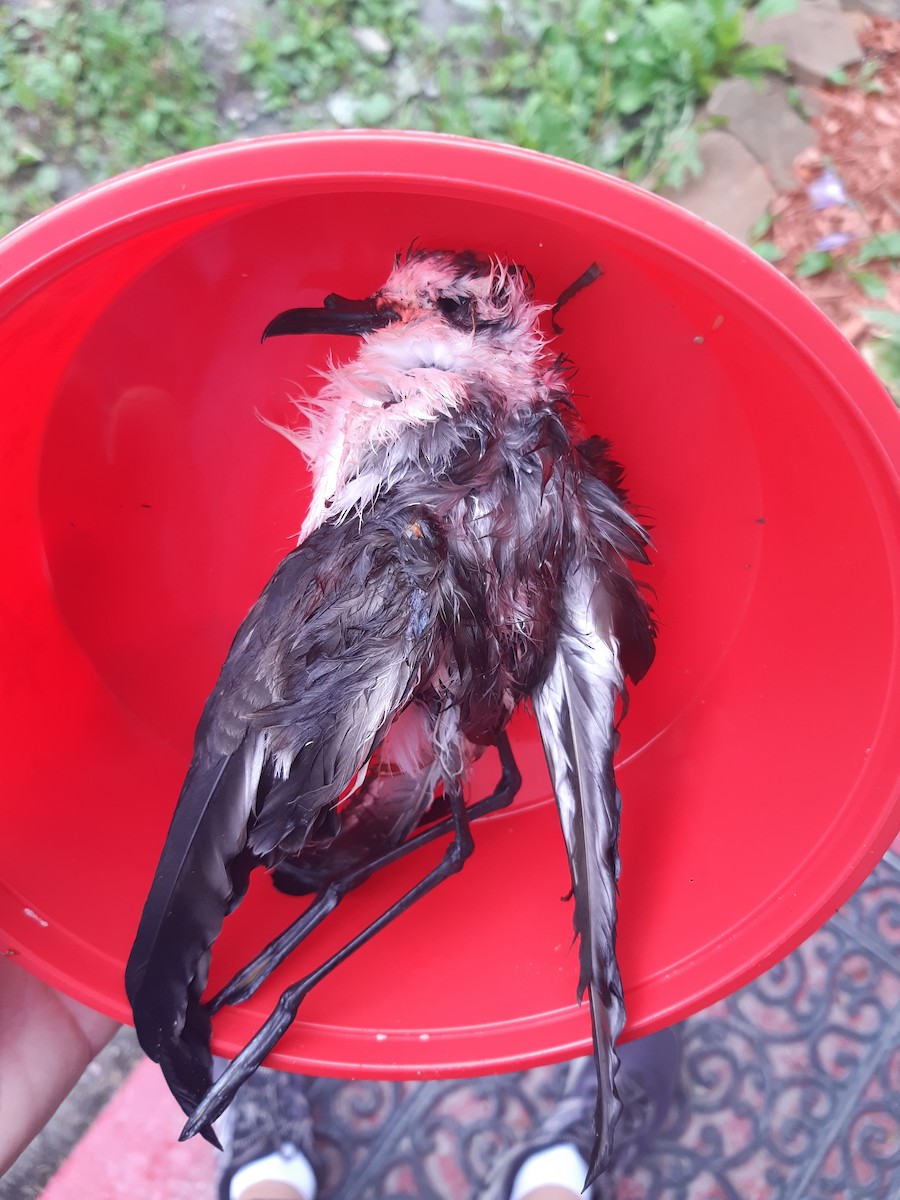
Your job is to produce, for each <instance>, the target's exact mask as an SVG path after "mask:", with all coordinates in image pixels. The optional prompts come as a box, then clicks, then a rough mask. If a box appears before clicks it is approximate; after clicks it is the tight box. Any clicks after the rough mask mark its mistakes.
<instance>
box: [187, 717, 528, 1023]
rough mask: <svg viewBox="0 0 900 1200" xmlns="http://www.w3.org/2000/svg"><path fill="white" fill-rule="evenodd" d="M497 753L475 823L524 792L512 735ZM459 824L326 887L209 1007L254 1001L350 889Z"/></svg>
mask: <svg viewBox="0 0 900 1200" xmlns="http://www.w3.org/2000/svg"><path fill="white" fill-rule="evenodd" d="M497 753H498V755H499V757H500V768H501V775H500V780H499V782H498V784H497V786H496V787H495V788H494V790H493V792H491V794H490V795H489V796H486V797H485V798H484V799H483V800H479V801H478V802H477V803H476V804H472V805H470V806H469V807H468V808H467V809H466V815H467V819H468V820H470V821H474V820H477V819H478V818H479V817H483V816H486V815H487V814H488V813H492V812H496V811H497V810H498V809H501V808H506V806H507V805H509V804H511V803H512V801H513V798H514V797H515V795H516V792H518V790H519V788H520V786H521V784H522V776H521V775H520V774H519V768H518V767H517V765H516V760H515V757H514V755H513V752H512V746H510V744H509V738H508V737H507V736H506V734H505V733H504V734H501V735H500V737H499V738H498V739H497ZM454 827H455V818H454V817H453V816H452V815H451V816H449V817H445V818H444V819H443V820H441V821H438V822H437V823H436V824H434V825H432V826H430V827H429V828H428V829H424V830H422V831H421V832H420V833H417V834H416V835H415V836H414V837H411V838H408V839H407V840H406V841H405V842H402V843H401V844H400V845H399V846H393V847H392V848H391V849H389V850H387V851H385V853H384V854H382V855H381V856H380V857H378V858H375V859H372V860H370V861H369V862H367V863H364V864H362V865H361V866H359V867H358V868H357V869H356V870H355V871H351V872H350V873H349V874H346V875H344V876H343V877H342V878H340V879H334V880H332V881H331V882H330V883H329V884H328V886H327V887H324V888H322V890H321V891H319V892H318V893H317V894H316V896H315V897H314V899H313V900H312V902H311V903H310V905H309V907H308V908H307V909H306V911H305V912H304V913H303V915H302V916H301V917H299V918H298V919H297V920H296V921H295V922H294V923H293V924H292V925H289V926H288V928H287V929H286V930H285V931H284V933H282V934H279V936H278V937H277V938H275V939H273V941H271V942H269V944H268V945H267V946H266V947H265V949H264V950H262V951H261V952H260V953H259V954H258V955H257V956H256V958H254V959H253V961H252V962H250V963H248V965H247V966H246V967H244V968H243V969H242V970H240V971H238V973H237V974H236V975H235V976H234V978H233V979H231V980H230V981H229V982H228V983H227V984H226V985H225V986H224V987H223V988H222V989H221V990H220V991H219V992H217V993H216V995H215V996H213V997H212V999H211V1000H209V1001H207V1003H206V1009H207V1011H208V1012H209V1013H210V1014H212V1013H216V1012H218V1011H219V1009H220V1008H222V1007H223V1006H224V1005H226V1004H241V1003H243V1001H245V1000H248V999H249V998H250V997H251V996H252V995H253V993H254V992H255V991H256V990H257V989H258V988H259V987H260V986H261V985H262V984H263V983H264V982H265V980H266V979H268V977H269V976H270V975H271V973H272V971H274V970H275V968H276V967H277V966H279V964H280V963H282V962H284V960H285V959H286V958H287V956H288V955H289V954H290V953H292V951H294V950H296V948H297V947H298V946H299V945H300V943H301V942H302V941H303V940H304V938H306V937H307V935H308V934H310V933H311V932H312V931H313V930H314V929H315V928H316V926H317V925H318V924H320V922H321V921H323V920H324V919H325V917H327V916H328V914H329V913H330V912H332V911H333V910H334V909H335V908H336V907H337V906H338V904H339V903H340V902H341V900H343V898H344V896H346V895H347V894H348V892H352V891H353V889H354V888H357V887H359V886H360V884H362V883H365V881H366V880H367V879H368V878H369V877H370V876H371V875H374V874H375V872H376V871H380V870H381V868H382V867H388V866H390V865H391V863H395V862H397V861H398V860H399V859H401V858H404V857H405V856H406V855H407V854H409V853H411V852H412V851H413V850H418V849H419V848H420V847H421V846H426V845H428V843H429V842H433V841H434V840H435V839H436V838H439V837H441V836H442V835H443V834H445V833H449V832H450V830H451V829H453V828H454Z"/></svg>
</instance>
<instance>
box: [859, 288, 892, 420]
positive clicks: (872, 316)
mask: <svg viewBox="0 0 900 1200" xmlns="http://www.w3.org/2000/svg"><path fill="white" fill-rule="evenodd" d="M863 316H864V317H865V318H866V320H867V321H868V322H869V323H870V324H871V325H872V326H873V328H874V331H875V337H874V339H873V340H872V341H870V342H869V343H868V345H867V346H866V347H865V354H866V357H867V358H868V359H869V361H870V362H871V363H872V366H873V367H874V368H875V370H876V371H877V372H878V374H879V375H880V376H881V379H882V381H883V383H884V385H885V387H886V388H887V390H888V391H889V392H890V393H891V395H892V396H893V397H894V399H895V400H896V401H897V403H898V404H900V313H896V312H889V311H887V310H885V309H880V308H864V309H863Z"/></svg>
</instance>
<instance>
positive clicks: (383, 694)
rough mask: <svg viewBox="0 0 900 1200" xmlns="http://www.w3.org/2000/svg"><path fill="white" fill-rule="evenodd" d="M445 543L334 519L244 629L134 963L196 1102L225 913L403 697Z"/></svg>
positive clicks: (419, 656) (347, 775) (146, 1015)
mask: <svg viewBox="0 0 900 1200" xmlns="http://www.w3.org/2000/svg"><path fill="white" fill-rule="evenodd" d="M444 550H445V547H444V543H443V539H442V535H441V532H440V528H439V526H438V525H437V522H436V521H435V520H434V519H433V518H432V517H431V516H430V514H427V513H425V512H423V511H422V510H420V509H418V508H413V509H410V508H408V507H407V508H406V509H395V510H390V509H383V510H381V511H380V512H379V511H377V510H376V513H375V514H373V516H372V517H370V518H369V519H367V521H366V522H364V523H363V525H362V526H361V527H360V526H359V525H357V524H355V523H354V524H350V523H347V524H342V525H326V526H323V527H322V528H320V529H318V530H316V531H315V532H314V533H313V534H312V535H311V536H310V537H309V538H308V539H307V540H306V542H304V544H303V545H302V546H300V547H298V549H297V550H295V551H293V553H292V554H290V555H288V556H287V558H286V559H284V560H283V561H282V563H281V564H280V565H279V567H278V569H277V570H276V572H275V574H274V575H273V577H272V579H271V581H270V582H269V584H268V585H267V587H266V589H265V590H264V592H263V594H262V596H261V597H260V599H259V601H258V602H257V603H256V605H255V606H254V608H253V610H252V611H251V613H250V615H249V616H248V617H247V619H246V621H245V622H244V624H243V625H242V626H241V628H240V630H239V631H238V634H237V636H236V638H235V640H234V644H233V645H232V648H231V651H230V652H229V655H228V658H227V660H226V662H225V665H224V667H223V668H222V673H221V675H220V677H219V681H218V683H217V685H216V687H215V689H214V691H213V693H212V695H211V696H210V698H209V700H208V702H207V704H206V707H205V709H204V712H203V716H202V717H201V720H200V723H199V726H198V729H197V736H196V740H195V747H194V757H193V761H192V763H191V766H190V769H189V771H188V775H187V778H186V780H185V784H184V787H183V789H182V792H181V795H180V797H179V800H178V805H177V807H176V810H175V815H174V817H173V820H172V824H171V827H170V829H169V833H168V836H167V838H166V843H165V846H164V849H163V852H162V856H161V858H160V863H159V867H158V869H157V872H156V876H155V878H154V881H153V885H152V887H151V891H150V895H149V897H148V899H147V903H146V905H145V908H144V912H143V915H142V917H141V922H140V926H139V928H138V932H137V936H136V938H135V942H134V946H133V948H132V951H131V955H130V957H129V960H128V965H127V967H126V974H125V981H126V991H127V993H128V998H129V1000H130V1002H131V1006H132V1010H133V1013H134V1018H135V1028H136V1030H137V1033H138V1038H139V1040H140V1042H141V1045H142V1047H143V1048H144V1050H145V1051H146V1053H147V1054H148V1055H149V1056H150V1057H151V1058H152V1059H154V1060H155V1061H158V1062H159V1063H160V1065H161V1066H162V1069H163V1072H164V1074H165V1076H166V1080H167V1082H168V1083H169V1086H170V1088H171V1090H172V1092H173V1094H174V1095H175V1097H176V1098H177V1099H178V1101H179V1103H180V1104H181V1106H182V1108H183V1109H184V1110H185V1111H186V1112H188V1113H190V1112H192V1111H193V1109H194V1108H195V1107H196V1105H197V1103H198V1101H199V1100H200V1098H201V1097H202V1095H203V1094H204V1092H205V1091H206V1089H207V1088H208V1086H209V1084H210V1082H211V1078H210V1069H211V1059H210V1051H209V1033H210V1027H209V1020H208V1018H207V1016H206V1013H205V1011H204V1010H203V1007H202V1005H201V1002H200V998H201V996H202V993H203V990H204V988H205V986H206V979H207V970H208V965H209V958H210V950H211V947H212V944H213V942H214V941H215V939H216V938H217V937H218V935H219V932H220V931H221V927H222V923H223V920H224V918H225V915H226V914H227V913H228V912H229V911H231V909H232V908H233V907H234V904H235V903H236V902H237V900H238V899H240V896H241V895H242V893H243V890H244V889H245V887H246V881H247V877H248V875H249V870H250V868H252V866H253V865H255V863H258V862H260V861H263V860H264V859H265V861H270V862H271V861H275V860H277V858H279V857H281V856H282V855H283V853H285V852H286V851H289V850H291V849H294V848H298V847H302V845H303V843H304V841H305V840H306V838H307V836H308V834H309V832H310V830H311V829H312V828H313V826H314V824H315V819H316V816H317V814H320V813H322V812H323V810H325V809H327V807H328V806H329V805H333V804H334V803H335V802H336V801H337V800H338V798H339V797H340V795H341V793H342V792H343V791H344V790H345V789H346V787H347V786H348V785H349V784H350V783H352V781H353V779H354V777H355V775H356V774H357V772H358V771H359V770H360V768H361V766H362V765H363V764H364V763H365V761H366V759H367V758H368V756H369V755H370V754H371V752H372V749H373V747H374V745H376V744H377V742H378V740H379V739H380V738H381V737H382V736H383V734H384V732H385V731H386V729H387V727H388V726H389V724H390V721H391V720H392V718H393V716H394V715H395V713H396V712H397V711H398V709H400V708H402V707H403V705H404V704H405V703H407V701H408V699H409V697H410V694H411V691H412V689H413V687H414V685H415V683H416V681H417V680H418V678H419V674H420V671H421V670H422V668H423V663H424V661H425V659H426V657H427V654H428V652H429V650H430V648H431V645H432V642H433V635H434V630H433V624H434V621H435V617H436V612H437V604H438V600H437V595H438V588H437V586H436V581H437V579H438V576H439V574H440V571H441V568H442V565H443V556H444ZM360 614H362V616H360ZM348 648H349V649H348ZM210 1140H214V1139H213V1138H212V1136H211V1135H210Z"/></svg>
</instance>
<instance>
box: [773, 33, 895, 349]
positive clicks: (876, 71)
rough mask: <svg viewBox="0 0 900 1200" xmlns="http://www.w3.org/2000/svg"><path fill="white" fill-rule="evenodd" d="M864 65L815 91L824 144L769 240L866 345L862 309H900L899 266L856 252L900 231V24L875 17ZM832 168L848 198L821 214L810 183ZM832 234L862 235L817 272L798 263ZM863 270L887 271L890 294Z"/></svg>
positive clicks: (802, 163)
mask: <svg viewBox="0 0 900 1200" xmlns="http://www.w3.org/2000/svg"><path fill="white" fill-rule="evenodd" d="M859 41H860V45H861V46H862V49H863V50H864V51H865V59H864V62H863V63H862V64H861V65H860V66H858V67H854V68H851V69H850V70H849V71H848V73H847V74H848V77H849V78H848V85H847V86H845V87H836V86H834V85H827V86H826V87H824V88H823V89H822V90H821V91H818V92H816V93H815V97H816V98H817V100H818V101H819V102H820V103H821V106H822V111H821V113H820V115H819V116H817V117H815V118H814V120H813V126H814V128H815V129H816V132H817V133H818V142H817V145H816V146H815V147H814V148H813V149H811V150H809V151H807V152H805V153H804V154H802V155H800V156H799V158H798V159H797V161H796V163H795V171H796V173H797V176H798V178H799V179H800V181H801V185H802V186H800V187H798V188H797V189H796V190H795V191H792V192H786V193H783V194H782V195H780V196H779V197H778V198H777V199H776V201H775V203H774V205H773V206H772V209H771V212H772V214H773V216H774V218H775V220H774V223H773V226H772V229H771V231H770V232H769V233H768V234H766V237H767V239H770V240H772V241H774V242H775V243H776V244H777V245H778V247H779V248H780V249H781V250H782V251H783V252H784V257H783V258H782V259H781V261H780V262H779V263H778V266H779V269H781V270H782V271H784V273H785V274H786V275H788V276H789V277H790V278H791V279H793V280H794V281H795V282H796V283H797V284H798V285H799V286H800V287H801V288H802V289H803V291H804V292H806V294H807V295H808V296H809V297H810V299H812V300H813V301H815V303H816V304H817V305H819V307H820V308H822V309H823V310H824V311H825V313H826V314H827V315H828V316H829V317H830V318H831V319H832V320H833V321H834V322H835V324H836V325H837V326H838V327H839V328H840V329H841V330H842V332H843V333H844V334H845V335H846V336H847V337H848V338H849V339H850V340H851V341H852V342H854V343H856V344H857V345H858V344H860V342H861V341H863V340H864V338H865V336H866V334H867V332H868V325H867V322H866V319H865V317H863V316H862V314H861V312H860V309H861V308H871V307H877V308H888V309H893V310H894V311H895V312H900V271H898V270H897V269H896V267H897V265H898V264H897V263H894V264H893V265H892V264H891V263H890V262H876V263H870V264H866V265H865V266H864V267H862V268H859V267H857V266H856V264H855V261H854V260H855V258H856V255H857V253H858V252H859V249H860V247H861V245H862V244H864V243H865V241H866V239H867V238H869V237H871V236H872V235H873V234H879V233H885V232H889V231H896V230H900V21H890V20H887V19H884V18H873V19H872V20H871V21H870V22H869V23H867V25H866V26H865V27H864V28H863V30H862V31H861V32H860V34H859ZM827 170H830V171H831V172H833V173H834V174H835V175H836V176H837V177H838V179H839V180H840V182H841V183H842V184H843V188H844V192H845V194H846V197H847V199H846V202H845V203H840V204H838V205H836V206H833V207H829V208H825V209H822V210H821V211H818V212H817V211H815V210H814V209H813V207H812V204H811V200H810V195H809V193H808V191H807V190H806V189H807V186H808V185H810V184H812V183H814V181H815V180H817V179H819V178H821V176H822V175H823V173H824V172H825V171H827ZM832 234H849V235H851V237H852V239H853V240H852V241H850V242H849V243H848V244H847V245H846V246H844V247H843V248H839V249H835V250H833V251H832V255H833V257H834V259H835V260H836V263H837V266H835V267H832V268H830V269H828V270H825V271H823V272H822V273H821V274H818V275H814V276H811V277H808V278H802V277H798V276H797V273H796V270H797V266H798V264H799V263H800V261H801V260H802V259H803V257H804V255H806V254H807V253H808V252H810V251H813V250H815V249H816V248H817V243H818V242H819V241H820V239H822V238H827V237H828V236H829V235H832ZM860 269H861V270H863V271H865V272H868V273H870V274H877V275H878V276H880V277H881V278H882V279H883V280H884V281H885V284H886V286H887V289H888V291H887V295H886V296H885V297H884V298H877V299H873V298H872V296H870V295H867V294H866V292H865V291H864V290H863V288H862V287H861V286H860V284H859V282H858V281H856V280H854V278H853V275H854V274H855V273H858V271H859V270H860Z"/></svg>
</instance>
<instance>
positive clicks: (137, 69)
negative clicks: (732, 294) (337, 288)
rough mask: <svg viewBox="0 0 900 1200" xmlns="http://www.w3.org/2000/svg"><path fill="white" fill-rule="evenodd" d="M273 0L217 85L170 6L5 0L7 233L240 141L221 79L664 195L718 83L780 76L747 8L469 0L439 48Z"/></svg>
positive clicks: (317, 115) (605, 0) (779, 60)
mask: <svg viewBox="0 0 900 1200" xmlns="http://www.w3.org/2000/svg"><path fill="white" fill-rule="evenodd" d="M258 3H259V11H260V13H261V16H260V18H259V21H258V23H257V24H256V26H255V27H253V28H251V29H250V30H249V31H248V33H247V37H246V39H245V41H244V44H243V46H242V47H241V48H240V52H239V54H238V57H237V62H236V65H234V64H233V65H232V66H231V68H228V67H227V66H223V65H220V64H217V65H216V70H217V72H219V74H220V75H221V76H222V77H221V78H219V79H217V80H214V79H213V78H211V76H210V74H209V73H208V71H207V69H206V67H205V66H204V62H203V57H202V53H201V47H200V43H199V40H198V39H196V38H194V39H192V38H190V37H188V38H184V37H173V36H172V35H171V33H170V32H167V30H166V7H165V3H164V0H100V2H99V3H98V0H54V2H53V3H52V4H47V6H46V7H44V6H43V5H41V4H32V5H29V6H25V5H17V7H16V10H15V11H13V10H12V9H11V8H8V7H3V6H2V0H0V172H2V176H3V178H4V181H5V184H6V187H5V188H4V190H3V193H2V199H0V232H2V230H3V229H5V228H8V227H9V226H11V225H12V224H14V223H16V222H17V221H19V220H21V219H23V218H24V217H25V216H28V215H31V214H32V213H33V212H35V211H38V210H39V209H40V208H42V207H44V206H46V205H47V204H48V203H50V202H51V201H52V200H54V199H58V198H59V197H60V196H61V195H62V194H64V193H65V192H66V191H67V190H73V189H76V188H78V187H79V186H82V185H84V184H87V183H90V182H93V181H94V180H96V179H99V178H103V177H106V176H109V175H111V174H113V173H115V172H117V171H120V170H123V169H125V168H128V167H133V166H137V165H140V164H142V163H144V162H148V161H152V160H153V159H156V158H160V157H163V156H165V155H167V154H170V153H173V152H177V151H181V150H186V149H191V148H194V147H197V146H201V145H204V144H207V143H210V142H213V141H221V140H224V139H227V138H228V137H229V136H232V134H233V132H234V130H233V129H232V128H230V127H229V125H228V123H227V122H226V121H224V120H223V119H222V118H221V116H220V110H221V109H222V107H224V100H223V99H222V95H221V93H222V88H223V86H227V87H229V88H230V89H231V92H234V90H235V88H236V89H237V90H238V91H239V92H242V93H243V99H242V104H243V105H244V108H246V107H247V104H249V109H248V111H249V116H250V119H252V118H253V116H254V110H255V112H256V113H260V112H262V113H267V114H270V115H271V116H272V117H273V118H274V119H275V121H276V122H277V125H278V127H279V128H284V129H298V128H299V129H302V128H322V127H323V126H324V127H327V126H329V125H335V124H338V125H355V126H359V125H367V126H378V127H394V128H397V127H411V128H421V129H434V130H441V131H447V132H452V133H462V134H469V135H472V136H475V137H487V138H493V139H496V140H498V141H505V142H512V143H515V144H518V145H522V146H526V147H531V148H534V149H537V150H543V151H545V152H547V153H550V154H555V155H559V156H561V157H564V158H570V159H573V160H575V161H577V162H582V163H586V164H588V165H590V166H594V167H599V168H601V169H605V170H609V171H615V172H617V173H619V174H622V175H625V176H626V177H628V178H631V179H640V180H645V181H646V180H648V179H650V180H652V181H653V183H654V184H656V185H657V186H658V185H660V184H662V183H673V184H676V185H677V184H680V183H682V182H683V181H684V180H685V178H686V177H687V176H688V175H690V174H693V173H699V171H700V161H699V157H698V153H697V131H696V128H695V126H694V123H693V119H694V114H695V111H696V107H697V105H698V103H699V102H700V101H701V100H702V99H703V98H704V97H705V96H706V95H707V94H708V93H709V91H710V90H711V89H712V87H713V86H714V84H715V83H716V82H717V80H718V79H720V78H722V77H725V76H728V75H731V74H742V75H747V76H750V77H757V76H759V75H760V74H761V73H763V72H765V71H767V70H773V69H774V70H778V69H781V67H782V65H783V56H782V55H781V52H780V51H779V50H777V49H773V48H771V47H762V48H757V47H751V46H747V45H745V43H744V38H743V18H744V5H743V2H742V0H457V9H458V12H459V21H458V23H457V24H456V25H454V26H452V27H451V28H450V29H449V30H446V31H444V32H443V33H441V35H440V37H438V36H437V35H436V34H434V33H432V32H430V31H427V30H426V29H425V28H423V26H422V24H421V21H420V18H419V15H418V12H419V4H418V0H258ZM768 3H769V4H770V5H771V3H772V0H768ZM229 69H230V70H231V74H230V76H229V75H227V74H226V72H227V70H229ZM235 70H236V75H235ZM245 102H246V103H245ZM239 108H240V106H239ZM244 108H240V111H242V112H243V111H244ZM270 127H271V126H270Z"/></svg>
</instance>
